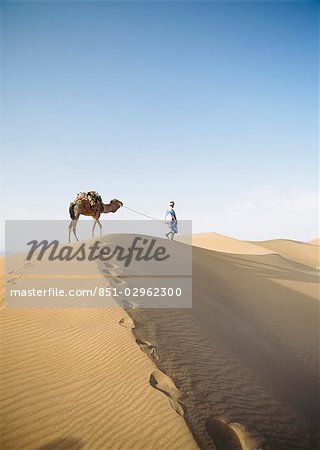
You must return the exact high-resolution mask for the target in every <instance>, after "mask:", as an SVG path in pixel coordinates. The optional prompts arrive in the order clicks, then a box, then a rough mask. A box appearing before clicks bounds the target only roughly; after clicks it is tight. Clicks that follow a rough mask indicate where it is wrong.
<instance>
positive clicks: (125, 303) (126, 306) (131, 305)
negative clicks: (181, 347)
mask: <svg viewBox="0 0 320 450" xmlns="http://www.w3.org/2000/svg"><path fill="white" fill-rule="evenodd" d="M122 307H123V308H124V309H135V308H136V305H135V304H134V303H132V302H129V301H128V300H124V301H123V302H122Z"/></svg>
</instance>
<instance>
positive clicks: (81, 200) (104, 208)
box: [69, 191, 123, 242]
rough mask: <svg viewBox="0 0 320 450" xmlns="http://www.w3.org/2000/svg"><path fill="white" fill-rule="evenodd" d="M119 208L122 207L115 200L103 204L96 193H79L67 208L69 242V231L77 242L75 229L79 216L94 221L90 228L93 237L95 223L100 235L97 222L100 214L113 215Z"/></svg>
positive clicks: (120, 203)
mask: <svg viewBox="0 0 320 450" xmlns="http://www.w3.org/2000/svg"><path fill="white" fill-rule="evenodd" d="M121 206H123V203H122V202H121V201H120V200H117V199H116V198H114V199H113V200H111V201H110V203H106V204H105V203H103V201H102V198H101V196H100V195H99V194H98V193H97V192H96V191H88V192H80V193H79V194H78V195H77V196H76V198H75V200H74V201H73V202H71V203H70V206H69V214H70V218H71V222H70V224H69V242H70V238H71V231H73V234H74V236H75V238H76V239H77V241H78V240H79V239H78V237H77V234H76V227H77V222H78V219H79V217H80V215H81V214H82V215H83V216H90V217H92V218H93V219H94V224H93V227H92V236H94V229H95V226H96V224H97V223H98V225H99V227H100V234H102V225H101V223H100V221H99V218H100V215H101V214H102V213H104V214H107V213H109V212H112V213H115V212H116V211H118V209H119V208H120V207H121Z"/></svg>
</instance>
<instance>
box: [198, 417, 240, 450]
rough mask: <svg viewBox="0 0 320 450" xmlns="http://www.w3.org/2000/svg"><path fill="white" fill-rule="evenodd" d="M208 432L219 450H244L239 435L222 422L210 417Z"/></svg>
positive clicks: (207, 424)
mask: <svg viewBox="0 0 320 450" xmlns="http://www.w3.org/2000/svg"><path fill="white" fill-rule="evenodd" d="M206 430H207V433H208V434H209V436H210V438H211V439H212V441H213V443H214V445H215V446H216V448H217V450H242V445H241V443H240V439H239V437H238V435H237V433H236V432H235V431H234V430H233V429H232V428H231V427H230V426H229V425H228V424H227V423H225V422H222V420H219V419H215V418H213V417H210V418H209V419H208V420H207V421H206Z"/></svg>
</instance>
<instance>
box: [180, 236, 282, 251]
mask: <svg viewBox="0 0 320 450" xmlns="http://www.w3.org/2000/svg"><path fill="white" fill-rule="evenodd" d="M178 241H179V242H185V243H187V242H188V241H189V237H188V236H187V237H183V236H182V237H178ZM192 245H193V246H194V247H201V248H205V249H207V250H215V251H217V252H223V253H234V254H244V255H268V254H271V253H274V252H273V251H272V250H269V249H267V248H264V247H262V246H261V245H256V244H255V243H250V242H246V241H241V240H239V239H234V238H232V237H230V236H223V235H222V234H218V233H195V234H193V235H192Z"/></svg>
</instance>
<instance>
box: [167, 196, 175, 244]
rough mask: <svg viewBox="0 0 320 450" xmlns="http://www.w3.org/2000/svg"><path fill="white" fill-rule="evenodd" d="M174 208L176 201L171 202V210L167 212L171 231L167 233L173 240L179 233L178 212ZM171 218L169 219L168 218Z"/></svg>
mask: <svg viewBox="0 0 320 450" xmlns="http://www.w3.org/2000/svg"><path fill="white" fill-rule="evenodd" d="M173 208H174V202H170V210H168V211H167V212H166V216H165V221H166V222H167V224H168V225H169V228H170V231H169V233H166V236H167V238H168V239H171V240H173V238H174V235H175V234H176V233H178V226H177V225H178V221H177V216H176V212H175V210H174V209H173ZM168 219H169V220H168Z"/></svg>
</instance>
